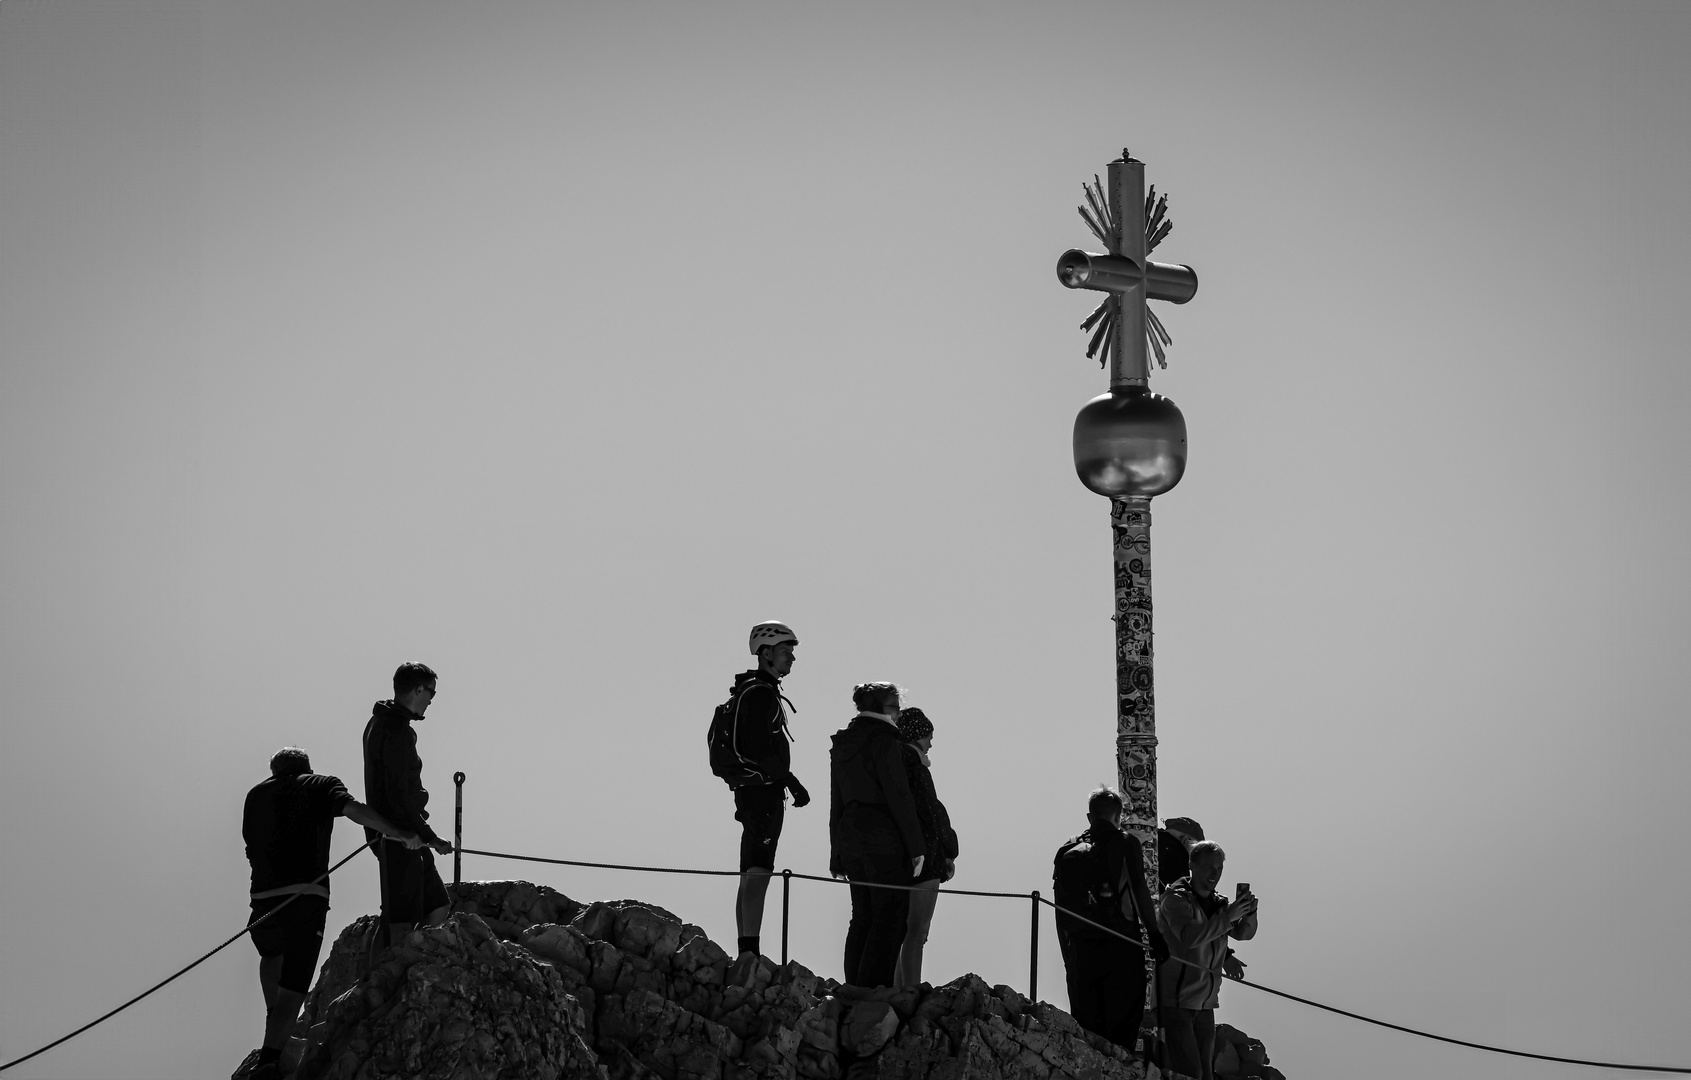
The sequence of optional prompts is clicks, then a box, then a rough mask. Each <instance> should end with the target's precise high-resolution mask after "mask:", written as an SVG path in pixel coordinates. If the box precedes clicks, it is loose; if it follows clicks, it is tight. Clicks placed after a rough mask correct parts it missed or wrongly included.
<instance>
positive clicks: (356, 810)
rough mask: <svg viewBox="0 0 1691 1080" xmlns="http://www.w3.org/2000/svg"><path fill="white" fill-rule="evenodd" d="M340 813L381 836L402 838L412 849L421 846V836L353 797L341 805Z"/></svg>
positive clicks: (414, 849)
mask: <svg viewBox="0 0 1691 1080" xmlns="http://www.w3.org/2000/svg"><path fill="white" fill-rule="evenodd" d="M341 813H342V814H343V815H345V816H346V818H347V819H348V820H349V821H353V822H356V823H358V824H359V825H362V826H364V827H365V828H367V829H375V830H376V831H377V832H379V833H381V834H382V835H383V836H391V837H393V838H394V839H395V840H403V841H404V842H405V846H406V847H408V848H410V849H411V850H412V851H416V850H417V849H418V848H420V847H422V846H423V838H422V837H420V836H418V835H417V834H416V833H414V832H409V831H407V830H405V829H401V828H400V827H399V826H397V825H395V824H394V823H393V822H391V821H389V820H388V819H387V818H385V817H383V816H382V815H380V814H378V813H376V812H375V811H374V810H372V809H370V808H369V807H368V806H365V805H364V804H363V803H361V802H359V801H358V800H357V799H353V800H352V801H351V802H349V803H347V804H346V805H345V806H343V807H341Z"/></svg>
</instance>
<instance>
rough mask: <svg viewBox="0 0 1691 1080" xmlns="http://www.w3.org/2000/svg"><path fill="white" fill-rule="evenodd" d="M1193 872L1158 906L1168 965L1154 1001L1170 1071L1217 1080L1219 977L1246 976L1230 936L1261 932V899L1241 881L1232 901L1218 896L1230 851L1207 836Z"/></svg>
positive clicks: (1159, 978)
mask: <svg viewBox="0 0 1691 1080" xmlns="http://www.w3.org/2000/svg"><path fill="white" fill-rule="evenodd" d="M1191 858H1192V872H1191V873H1190V874H1188V875H1187V876H1185V877H1183V878H1181V879H1180V880H1179V881H1176V882H1175V883H1174V884H1173V885H1170V886H1169V887H1168V889H1167V891H1165V892H1164V893H1163V898H1162V903H1161V904H1159V905H1158V908H1157V923H1158V924H1159V925H1160V926H1161V927H1162V931H1163V936H1164V937H1165V938H1167V939H1168V944H1169V956H1170V959H1171V962H1170V963H1167V964H1164V965H1163V966H1162V968H1161V969H1160V970H1159V971H1158V972H1157V1003H1158V1005H1159V1006H1160V1009H1159V1015H1161V1017H1162V1021H1163V1027H1164V1029H1165V1030H1167V1032H1168V1053H1169V1061H1168V1064H1169V1068H1171V1069H1173V1070H1174V1071H1175V1072H1179V1073H1185V1074H1186V1075H1187V1076H1194V1077H1199V1078H1200V1080H1215V1010H1216V1006H1218V1005H1219V1004H1220V1003H1221V977H1222V976H1223V975H1227V976H1228V977H1230V978H1234V979H1241V978H1244V974H1245V968H1244V965H1243V964H1242V963H1240V962H1239V960H1238V959H1237V958H1236V957H1234V956H1233V951H1232V950H1231V949H1229V948H1228V947H1227V939H1228V938H1236V939H1237V940H1239V941H1248V940H1250V939H1251V938H1253V937H1255V936H1256V932H1257V898H1256V897H1255V896H1253V895H1251V891H1250V886H1248V885H1241V886H1239V890H1238V892H1239V895H1238V897H1237V898H1236V899H1234V901H1233V902H1232V903H1228V902H1227V898H1226V897H1224V896H1218V895H1216V891H1215V887H1216V885H1217V884H1219V883H1220V881H1221V871H1222V867H1223V866H1224V865H1225V863H1226V860H1227V853H1226V852H1225V851H1223V850H1221V845H1220V844H1217V843H1215V842H1214V841H1212V840H1204V841H1201V842H1200V843H1197V844H1194V845H1192V856H1191Z"/></svg>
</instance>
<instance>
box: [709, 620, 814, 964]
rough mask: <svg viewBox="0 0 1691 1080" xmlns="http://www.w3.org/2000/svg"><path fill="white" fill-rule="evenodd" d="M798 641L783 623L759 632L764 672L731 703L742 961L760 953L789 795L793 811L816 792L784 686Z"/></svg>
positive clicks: (743, 683) (750, 677)
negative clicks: (806, 774)
mask: <svg viewBox="0 0 1691 1080" xmlns="http://www.w3.org/2000/svg"><path fill="white" fill-rule="evenodd" d="M798 643H799V639H798V635H797V634H795V633H793V628H792V627H790V626H788V625H787V624H786V623H784V622H776V621H773V620H772V621H768V622H760V623H758V624H757V625H756V626H753V627H752V632H751V639H750V642H749V644H750V646H751V651H752V654H753V655H754V656H756V657H757V667H755V668H752V669H751V670H750V671H745V672H741V673H740V674H739V675H737V676H735V679H734V688H733V691H732V692H731V695H730V697H729V699H728V708H729V709H730V710H731V712H730V722H731V723H732V729H731V738H730V746H731V747H732V750H733V756H734V759H735V763H734V764H735V767H734V768H733V769H732V770H730V771H729V772H728V773H727V774H726V775H724V777H723V778H724V779H725V780H727V781H728V784H729V786H730V787H732V788H733V789H734V819H735V820H736V821H738V822H739V823H740V826H741V835H740V889H739V893H738V895H737V897H736V900H735V908H734V915H735V924H736V927H737V929H738V932H739V953H740V956H741V957H742V958H744V957H745V956H747V955H748V954H749V955H751V956H754V957H755V956H756V955H757V954H758V951H759V949H758V945H759V942H758V937H759V933H760V931H761V930H762V927H763V901H764V896H765V894H767V893H768V891H769V877H770V875H771V874H772V873H773V872H774V870H775V845H776V842H777V841H778V840H779V839H780V838H781V824H782V820H783V818H784V816H785V814H786V802H787V792H789V791H790V792H792V796H793V806H794V807H800V806H804V805H805V804H807V803H809V802H810V793H809V792H808V791H806V790H805V789H804V785H803V784H801V783H799V781H798V777H796V776H794V775H793V773H792V753H791V751H790V749H789V748H788V745H787V744H788V743H789V742H791V741H792V734H791V732H790V731H789V730H788V728H787V709H786V706H788V705H791V704H792V703H791V702H790V701H787V699H786V697H785V695H783V694H782V693H781V680H782V678H784V677H785V676H786V675H787V673H788V672H790V671H792V670H793V649H794V648H795V647H796V646H797V645H798Z"/></svg>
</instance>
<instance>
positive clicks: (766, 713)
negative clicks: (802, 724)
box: [733, 668, 793, 787]
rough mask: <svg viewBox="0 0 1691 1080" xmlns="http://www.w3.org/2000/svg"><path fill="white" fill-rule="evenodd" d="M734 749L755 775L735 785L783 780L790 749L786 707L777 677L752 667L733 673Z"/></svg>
mask: <svg viewBox="0 0 1691 1080" xmlns="http://www.w3.org/2000/svg"><path fill="white" fill-rule="evenodd" d="M733 694H734V695H735V699H736V700H735V706H734V740H733V742H734V753H735V754H737V755H739V758H740V761H741V762H742V763H743V764H744V765H745V766H746V768H747V769H748V770H750V771H751V772H752V773H754V774H756V777H757V778H756V779H751V780H747V781H746V782H745V783H743V784H736V785H735V786H736V787H753V786H759V785H764V784H785V783H786V782H787V776H788V774H789V773H790V772H791V771H792V766H793V752H792V749H791V748H790V747H789V746H788V745H787V744H788V743H789V742H791V741H792V735H791V734H790V733H789V732H788V730H787V710H786V709H785V708H783V707H782V702H783V700H784V699H783V698H782V697H781V680H779V679H777V678H776V677H775V676H773V675H771V674H769V673H768V672H766V671H764V670H763V669H762V668H753V669H752V670H750V671H742V672H741V673H740V674H738V675H736V676H734V689H733Z"/></svg>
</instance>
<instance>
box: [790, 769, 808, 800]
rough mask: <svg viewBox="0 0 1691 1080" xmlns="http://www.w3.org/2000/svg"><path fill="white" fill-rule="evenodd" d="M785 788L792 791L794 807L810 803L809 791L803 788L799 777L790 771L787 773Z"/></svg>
mask: <svg viewBox="0 0 1691 1080" xmlns="http://www.w3.org/2000/svg"><path fill="white" fill-rule="evenodd" d="M787 790H788V791H790V792H792V793H793V806H794V808H797V807H800V806H808V805H810V792H808V791H806V790H805V789H804V785H803V784H801V783H799V778H798V777H796V776H794V775H793V774H792V773H788V774H787Z"/></svg>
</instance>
